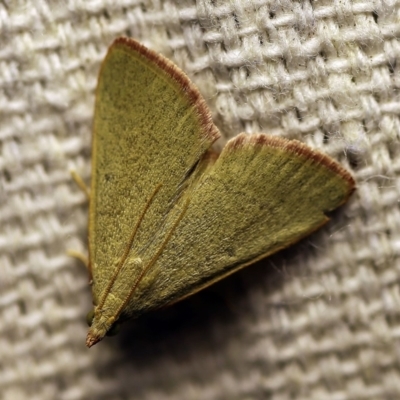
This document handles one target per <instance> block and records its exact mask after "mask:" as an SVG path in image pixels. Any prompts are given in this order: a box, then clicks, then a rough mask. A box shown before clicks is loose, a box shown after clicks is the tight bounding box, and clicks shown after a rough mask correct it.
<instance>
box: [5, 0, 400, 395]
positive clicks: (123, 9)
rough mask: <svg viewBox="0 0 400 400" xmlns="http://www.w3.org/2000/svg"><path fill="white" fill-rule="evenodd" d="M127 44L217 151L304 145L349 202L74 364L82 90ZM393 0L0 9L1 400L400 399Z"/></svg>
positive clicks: (18, 2) (81, 304) (80, 341)
mask: <svg viewBox="0 0 400 400" xmlns="http://www.w3.org/2000/svg"><path fill="white" fill-rule="evenodd" d="M123 34H126V35H129V36H132V37H135V38H137V39H138V40H140V41H142V42H143V43H144V44H146V45H147V46H149V47H151V48H153V49H155V50H157V51H160V52H162V53H163V54H165V55H166V56H168V57H170V58H171V59H173V60H174V61H175V62H176V63H177V64H178V65H179V66H180V67H181V68H182V69H183V70H185V71H186V72H187V73H188V75H189V76H190V77H191V78H192V79H193V80H194V81H195V82H196V83H197V85H198V86H199V88H200V91H201V92H202V93H203V95H204V96H205V98H206V100H207V102H208V104H209V106H210V107H211V110H212V113H213V115H214V117H215V121H216V123H217V125H218V127H219V128H220V129H221V131H222V133H223V134H224V136H225V138H228V137H232V136H234V135H236V134H238V133H239V132H241V131H246V132H249V133H251V132H258V131H263V132H267V133H271V134H274V135H281V136H285V137H288V138H297V139H299V140H301V141H303V142H305V143H308V144H309V145H311V146H313V147H316V148H319V149H322V150H323V151H324V152H326V153H328V154H330V155H332V156H333V157H335V158H337V159H338V160H339V161H340V162H341V163H342V164H343V165H344V166H346V167H348V168H350V169H351V170H352V171H353V174H354V176H355V177H356V179H357V184H358V190H357V192H356V193H355V195H354V196H353V198H352V199H351V201H350V203H349V204H348V205H346V206H345V207H344V208H342V209H341V210H340V211H338V212H336V213H335V214H334V218H333V220H332V221H331V223H330V224H328V225H327V226H326V227H324V228H323V229H322V230H321V231H319V232H318V233H316V234H314V235H312V236H311V237H310V238H308V239H306V240H304V241H302V242H301V243H299V244H297V245H296V246H294V247H293V248H292V249H291V250H287V251H284V252H282V253H281V254H279V255H277V256H275V257H273V258H272V259H269V260H266V261H264V262H262V263H259V264H257V265H255V266H252V267H249V268H247V269H246V270H244V271H241V272H240V273H238V274H236V275H234V276H233V277H230V278H228V279H227V280H225V281H224V282H221V283H219V284H217V285H215V286H214V287H212V288H210V289H207V290H206V291H205V292H203V293H201V294H199V295H196V296H194V297H193V298H192V299H190V300H187V301H185V302H183V303H181V304H178V305H176V306H174V307H172V308H170V309H168V310H165V311H164V312H157V313H155V314H154V315H151V316H147V317H144V318H143V319H139V320H138V321H135V322H134V323H130V324H128V325H127V326H125V327H124V328H123V330H122V332H121V334H120V335H119V336H117V337H115V338H113V339H105V340H104V341H103V342H101V343H99V344H98V345H96V346H95V347H94V348H92V349H90V350H88V349H86V348H85V345H84V343H85V335H86V330H87V327H86V324H85V322H84V318H85V315H86V313H87V311H88V310H89V309H90V304H91V299H90V293H89V292H90V291H89V288H88V285H87V273H86V271H85V269H84V267H82V265H81V264H80V263H79V262H78V261H76V260H74V259H72V258H70V257H68V256H67V255H66V250H67V249H75V250H81V251H85V248H86V242H85V235H86V221H87V206H86V201H85V197H84V195H83V194H82V193H81V192H80V190H79V189H78V188H77V187H76V185H75V184H74V183H73V182H72V180H71V178H70V175H69V170H70V169H75V170H77V171H78V172H79V173H80V174H81V175H82V176H83V178H84V179H86V180H88V181H89V179H90V147H91V146H90V140H91V120H92V113H93V100H94V89H95V85H96V79H97V72H98V69H99V64H100V61H101V60H102V58H103V57H104V55H105V52H106V49H107V46H108V45H109V44H110V43H111V41H112V40H113V39H114V38H115V37H117V36H120V35H123ZM399 38H400V1H399V0H354V1H351V0H334V1H332V0H318V1H310V0H309V1H306V0H304V1H289V0H253V1H245V0H243V1H240V0H236V1H234V0H232V1H223V0H199V1H197V2H196V1H194V0H185V1H176V2H174V1H172V0H166V1H162V0H147V1H146V0H143V1H139V0H121V1H114V0H89V1H84V0H63V1H56V0H53V1H50V0H47V1H46V0H0V208H1V211H0V219H1V230H0V332H1V333H0V399H2V400H3V399H4V400H19V399H31V400H34V399H38V400H47V399H51V400H54V399H62V400H74V399H146V400H150V399H151V400H153V399H154V400H156V399H157V400H172V399H229V400H235V399H245V400H246V399H274V400H286V399H311V400H325V399H334V400H354V399H399V398H400V291H399V288H400V282H399V274H400V259H399V254H400V213H399V193H400V177H399V173H400V143H399V135H400V118H399V116H400V95H399V89H400V41H399Z"/></svg>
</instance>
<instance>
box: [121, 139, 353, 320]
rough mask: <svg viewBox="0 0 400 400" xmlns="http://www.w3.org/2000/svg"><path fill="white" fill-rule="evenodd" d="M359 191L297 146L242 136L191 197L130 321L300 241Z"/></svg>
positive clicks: (321, 158)
mask: <svg viewBox="0 0 400 400" xmlns="http://www.w3.org/2000/svg"><path fill="white" fill-rule="evenodd" d="M353 190H354V181H353V178H352V177H351V176H350V174H349V173H348V172H347V171H345V170H344V169H343V168H342V167H341V166H340V165H339V164H338V163H337V162H335V161H334V160H332V159H331V158H330V157H327V156H325V155H323V154H321V153H319V152H316V151H312V150H311V149H309V148H308V147H307V146H305V145H303V144H301V143H300V142H298V141H295V140H292V141H289V140H286V139H281V138H277V137H272V136H268V135H264V134H259V135H245V134H241V135H239V136H237V137H236V138H234V139H233V140H231V141H229V142H228V143H227V145H226V146H225V148H224V149H223V151H222V153H221V155H220V157H219V158H218V159H217V160H216V162H215V164H214V165H213V166H212V167H209V168H208V169H207V171H206V173H205V174H204V176H203V177H202V178H201V179H200V181H199V182H198V183H197V184H196V185H195V186H194V187H193V188H191V190H190V191H189V192H188V199H189V206H188V208H187V210H186V213H185V215H184V217H183V218H182V220H181V222H180V223H179V225H178V226H177V228H176V229H175V231H174V233H173V235H172V237H171V239H170V241H169V242H168V244H167V245H166V247H165V249H164V251H163V252H162V254H161V255H160V257H159V259H158V260H157V262H156V263H155V264H154V266H153V267H152V268H151V270H150V271H148V274H147V276H146V277H145V279H143V282H142V283H141V284H140V285H139V287H138V290H137V291H136V292H135V293H134V295H133V297H132V298H131V300H130V302H129V307H128V313H129V314H131V315H135V314H140V313H141V312H143V311H146V310H147V309H148V308H152V307H154V306H156V305H157V306H162V305H165V304H168V303H172V302H175V301H177V300H179V299H181V298H184V297H186V296H188V295H190V294H192V293H194V292H196V291H198V290H200V289H202V288H203V287H205V286H208V285H210V284H211V283H213V282H215V281H217V280H219V279H221V278H223V277H225V276H226V275H229V274H231V273H232V272H234V271H236V270H238V269H240V268H242V267H244V266H246V265H249V264H251V263H254V262H255V261H257V260H259V259H261V258H263V257H266V256H268V255H270V254H272V253H274V252H276V251H278V250H280V249H282V248H284V247H287V246H288V245H290V244H292V243H294V242H296V241H298V240H300V239H301V238H303V237H304V236H306V235H308V234H309V233H311V232H312V231H314V230H316V229H317V228H319V227H320V226H321V225H323V224H324V223H326V222H327V221H328V220H329V218H328V217H327V216H326V213H327V212H329V211H332V210H334V209H335V208H337V207H338V206H339V205H341V204H342V203H344V202H345V201H346V200H347V198H348V197H349V196H350V194H351V193H352V191H353Z"/></svg>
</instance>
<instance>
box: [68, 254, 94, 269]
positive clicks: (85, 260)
mask: <svg viewBox="0 0 400 400" xmlns="http://www.w3.org/2000/svg"><path fill="white" fill-rule="evenodd" d="M67 255H68V256H70V257H73V258H76V259H78V260H79V261H80V262H81V263H82V264H83V265H84V266H85V267H86V268H88V269H89V259H88V258H87V256H86V255H85V254H83V253H81V252H80V251H76V250H67Z"/></svg>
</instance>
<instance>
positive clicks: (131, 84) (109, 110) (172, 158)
mask: <svg viewBox="0 0 400 400" xmlns="http://www.w3.org/2000/svg"><path fill="white" fill-rule="evenodd" d="M218 136H219V133H218V130H217V128H216V127H215V126H214V125H213V123H212V120H211V116H210V114H209V111H208V109H207V107H206V105H205V103H204V100H203V99H202V98H201V96H200V94H199V93H198V91H197V89H196V88H195V87H194V86H193V84H191V83H190V81H189V79H188V78H187V77H186V75H185V74H184V73H183V72H182V71H181V70H179V69H178V68H177V67H176V66H175V65H174V64H172V62H170V61H169V60H167V59H166V58H164V57H162V56H161V55H158V54H156V53H155V52H153V51H151V50H148V49H147V48H145V47H144V46H142V45H140V44H139V43H138V42H136V41H135V40H132V39H127V38H120V39H117V40H116V41H115V42H114V43H113V45H112V46H111V47H110V49H109V51H108V54H107V56H106V58H105V60H104V62H103V64H102V66H101V70H100V74H99V81H98V86H97V90H96V103H95V117H94V135H93V155H92V182H91V199H90V215H89V253H90V267H91V273H92V276H93V282H94V287H93V293H94V295H95V297H96V295H98V294H99V293H103V291H104V289H105V287H106V285H107V283H108V282H109V281H110V276H111V275H112V273H113V272H114V270H115V265H116V263H117V262H118V259H119V258H120V257H121V256H122V255H124V254H126V253H127V252H128V247H129V242H130V239H131V238H132V233H133V231H134V229H135V226H136V224H137V223H138V221H139V219H140V218H141V217H143V220H142V221H141V224H140V230H139V231H138V232H137V233H136V235H135V243H136V244H137V246H138V247H140V246H141V245H143V244H144V243H146V242H147V241H148V240H149V238H151V237H152V236H153V235H154V234H155V233H156V231H157V228H158V225H157V222H159V221H161V220H162V218H163V215H165V214H166V212H167V211H168V209H169V208H171V207H172V206H173V204H174V202H175V201H176V199H177V197H179V195H180V193H181V192H183V191H184V190H185V182H186V180H187V179H188V177H189V175H190V173H191V171H192V170H193V169H194V168H195V166H196V164H197V163H198V161H199V159H200V158H201V157H202V155H203V154H204V153H205V152H206V151H207V149H208V148H209V147H210V145H211V144H212V142H214V141H215V140H216V139H217V138H218ZM157 188H158V189H159V190H158V192H157V194H156V195H154V196H153V198H152V194H154V193H155V190H157ZM149 202H151V207H149V208H148V209H147V210H146V212H144V210H145V208H146V205H148V204H149Z"/></svg>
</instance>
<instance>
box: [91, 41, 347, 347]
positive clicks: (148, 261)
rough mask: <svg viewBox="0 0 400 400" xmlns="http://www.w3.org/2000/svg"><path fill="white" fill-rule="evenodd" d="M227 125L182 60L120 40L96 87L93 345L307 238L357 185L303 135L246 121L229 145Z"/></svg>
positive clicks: (135, 42)
mask: <svg viewBox="0 0 400 400" xmlns="http://www.w3.org/2000/svg"><path fill="white" fill-rule="evenodd" d="M219 136H220V133H219V131H218V129H217V127H216V126H215V125H214V124H213V122H212V119H211V114H210V111H209V109H208V108H207V105H206V103H205V101H204V99H203V98H202V97H201V95H200V93H199V91H198V90H197V88H196V87H195V85H194V84H193V83H192V82H191V81H190V80H189V78H188V77H187V76H186V75H185V74H184V73H183V72H182V71H181V70H180V69H179V68H178V67H177V66H176V65H174V64H173V63H172V62H171V61H169V60H168V59H166V58H164V57H163V56H161V55H159V54H157V53H155V52H153V51H151V50H149V49H147V48H146V47H144V46H143V45H141V44H140V43H138V42H137V41H135V40H133V39H128V38H118V39H116V40H115V41H114V43H113V44H112V45H111V47H110V49H109V51H108V54H107V56H106V58H105V60H104V62H103V64H102V66H101V71H100V74H99V80H98V86H97V90H96V103H95V114H94V133H93V154H92V179H91V191H90V205H89V272H90V282H91V288H92V294H93V304H94V310H93V311H92V312H91V313H90V315H89V324H90V328H89V332H88V335H87V341H86V344H87V346H88V347H91V346H93V345H94V344H95V343H97V342H99V341H100V340H101V339H102V338H103V337H104V336H105V335H106V334H107V333H110V332H112V331H113V330H114V329H115V328H116V327H117V326H118V325H119V324H120V323H121V322H123V321H124V320H126V319H128V318H134V317H138V316H139V315H141V314H143V313H145V312H147V311H150V310H153V309H156V308H159V307H162V306H166V305H169V304H172V303H175V302H177V301H178V300H181V299H183V298H185V297H187V296H189V295H191V294H193V293H195V292H197V291H199V290H201V289H203V288H204V287H206V286H209V285H211V284H212V283H214V282H216V281H218V280H220V279H222V278H224V277H225V276H227V275H229V274H232V273H233V272H235V271H237V270H239V269H241V268H243V267H245V266H247V265H249V264H252V263H254V262H256V261H257V260H260V259H262V258H264V257H266V256H268V255H270V254H272V253H275V252H276V251H278V250H280V249H282V248H284V247H287V246H289V245H290V244H292V243H295V242H297V241H298V240H300V239H301V238H303V237H304V236H306V235H308V234H310V233H311V232H313V231H315V230H316V229H318V228H320V227H321V226H322V225H324V224H325V223H326V222H327V221H328V217H327V216H326V213H327V212H329V211H332V210H334V209H335V208H337V207H338V206H340V205H341V204H343V203H344V202H346V200H347V199H348V198H349V196H350V194H351V193H352V191H353V190H354V180H353V178H352V177H351V175H350V174H349V173H348V172H347V171H346V170H345V169H344V168H342V167H341V166H340V165H339V164H338V163H337V162H336V161H334V160H333V159H331V158H330V157H328V156H326V155H324V154H321V153H320V152H318V151H314V150H312V149H310V148H309V147H307V146H306V145H304V144H302V143H300V142H298V141H296V140H286V139H282V138H280V137H274V136H269V135H266V134H262V133H260V134H245V133H242V134H240V135H238V136H236V137H235V138H233V139H231V140H229V141H228V142H227V144H226V146H225V147H224V148H223V150H222V152H221V154H217V153H216V152H214V151H213V150H212V149H211V145H212V144H213V142H214V141H215V140H216V139H217V138H218V137H219Z"/></svg>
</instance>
